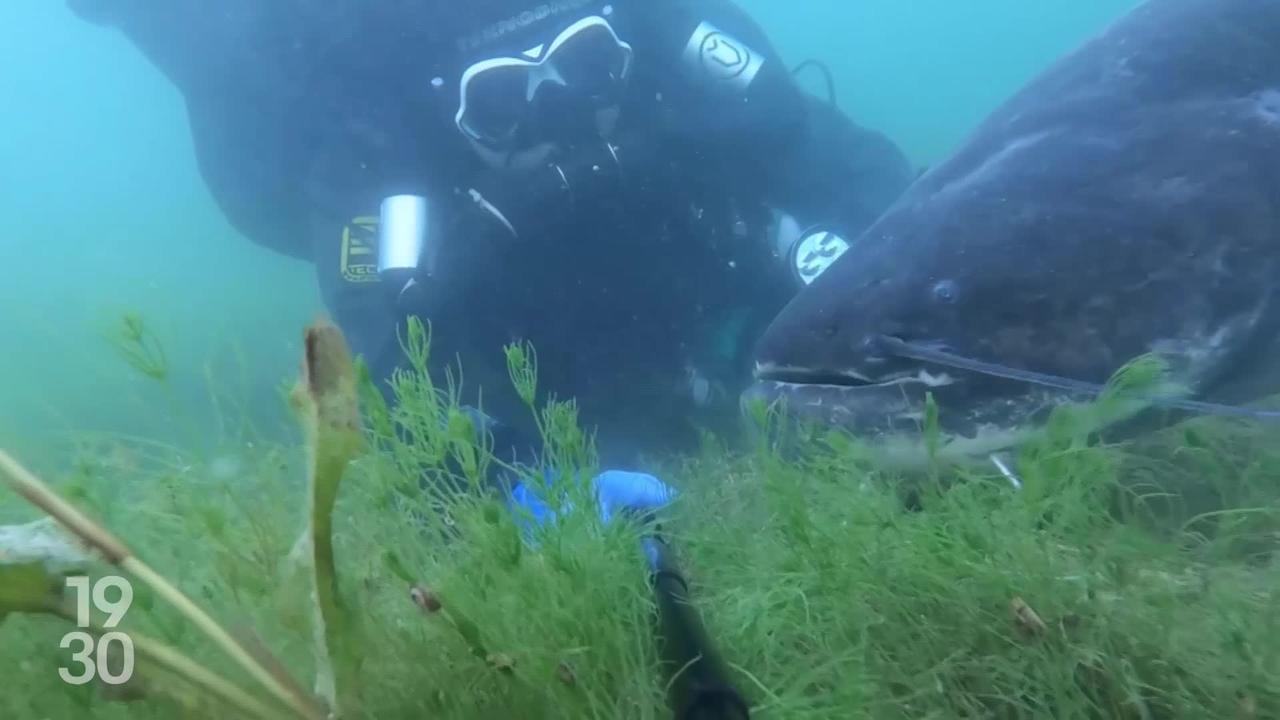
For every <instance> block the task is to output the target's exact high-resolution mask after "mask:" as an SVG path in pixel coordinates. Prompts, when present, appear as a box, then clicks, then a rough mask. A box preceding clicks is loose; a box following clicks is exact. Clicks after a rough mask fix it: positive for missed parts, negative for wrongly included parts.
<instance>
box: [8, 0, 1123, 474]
mask: <svg viewBox="0 0 1280 720" xmlns="http://www.w3.org/2000/svg"><path fill="white" fill-rule="evenodd" d="M740 4H741V5H743V6H744V7H745V8H746V9H748V10H749V11H750V12H751V13H752V14H753V15H754V16H755V17H756V18H757V19H758V20H759V21H760V22H761V23H762V24H763V25H764V26H765V28H766V29H767V30H768V31H769V33H770V35H771V36H772V38H773V40H774V42H775V43H776V44H777V46H778V48H779V49H780V50H781V51H782V53H783V56H784V57H785V59H786V61H787V63H788V64H789V65H791V66H795V65H797V64H799V63H800V62H802V61H804V60H807V59H815V60H819V61H822V62H823V63H825V64H826V65H827V66H828V67H829V68H830V69H831V71H832V73H833V75H834V81H835V90H836V94H837V99H838V102H839V104H840V106H841V108H842V109H843V110H844V111H845V112H846V113H849V114H850V115H851V117H852V118H853V119H854V120H855V121H856V122H858V123H860V124H863V125H867V126H870V127H872V128H875V129H877V130H880V131H883V132H885V133H887V134H888V135H889V136H890V137H892V138H893V139H894V140H895V141H896V142H898V143H899V144H900V145H901V146H902V147H903V148H904V149H905V150H906V152H907V153H908V154H909V155H910V157H911V159H912V161H913V162H914V163H915V164H917V165H919V166H926V165H928V164H930V163H934V162H937V161H938V160H940V159H942V158H943V157H945V155H946V154H947V153H948V152H949V151H950V150H951V149H952V148H954V147H955V146H956V145H957V144H958V143H959V142H960V141H961V140H962V139H963V137H964V136H965V134H966V133H967V132H969V131H970V130H971V129H972V128H973V127H974V126H975V125H976V124H977V123H978V122H979V121H980V120H981V119H982V118H983V117H984V116H985V115H986V114H987V113H988V112H989V111H990V110H992V109H993V108H994V107H995V106H996V105H997V104H998V103H1000V102H1001V101H1002V100H1003V99H1004V98H1006V97H1007V96H1008V95H1009V94H1010V93H1012V92H1014V91H1015V90H1017V89H1018V88H1019V87H1020V86H1021V85H1023V84H1024V83H1025V82H1027V81H1028V80H1029V79H1030V78H1031V77H1032V76H1033V75H1034V74H1035V73H1037V72H1038V71H1039V70H1041V69H1042V68H1044V67H1045V66H1046V65H1047V64H1048V63H1050V62H1052V61H1053V60H1054V59H1056V58H1057V57H1059V56H1061V55H1062V54H1063V53H1064V52H1066V51H1068V50H1070V49H1071V48H1072V47H1074V46H1075V45H1077V44H1078V43H1080V42H1081V41H1082V40H1083V39H1085V38H1086V37H1087V36H1089V35H1091V34H1093V33H1095V32H1097V31H1098V30H1100V29H1101V28H1102V27H1103V26H1104V25H1105V24H1107V23H1108V22H1109V21H1111V20H1112V19H1114V18H1116V17H1118V16H1119V15H1120V14H1122V13H1123V12H1124V11H1126V10H1128V9H1129V8H1130V7H1132V6H1133V5H1135V4H1136V0H1090V1H1089V2H1078V1H1077V0H1039V1H1038V2H1034V3H1029V2H1025V0H971V1H969V2H956V1H955V0H915V1H914V2H909V3H907V2H902V1H901V0H809V1H808V2H781V1H779V0H741V2H740ZM0 27H4V28H5V29H6V30H7V32H6V33H5V42H4V43H3V45H0V107H2V108H3V112H2V113H0V218H2V219H3V225H2V226H0V227H3V229H4V231H3V234H0V259H3V265H2V266H0V269H2V270H3V276H2V277H0V331H2V333H3V334H2V335H0V348H3V352H2V353H0V445H3V446H6V447H11V448H14V449H19V450H21V452H22V453H23V454H24V455H25V456H26V457H28V458H29V459H31V460H33V461H36V462H38V463H39V464H42V465H44V466H45V467H48V466H50V465H53V466H57V465H58V464H60V458H61V457H62V456H63V452H64V450H65V447H66V444H67V443H69V442H70V441H71V438H72V435H73V434H74V433H78V432H81V431H87V430H88V431H93V430H109V431H111V432H117V433H125V434H131V435H141V436H146V437H149V438H153V439H156V440H161V441H177V442H181V443H183V444H185V445H189V443H191V442H193V441H200V440H213V438H212V437H211V436H213V435H216V434H217V433H218V432H219V431H218V429H217V426H216V425H215V424H213V421H214V419H215V413H216V417H217V418H220V419H221V420H220V421H221V422H232V423H241V424H243V423H253V424H254V425H255V426H257V427H259V428H260V430H262V431H264V432H266V433H268V434H274V433H275V432H277V431H278V430H291V429H292V425H291V423H288V422H284V420H285V417H284V413H285V411H286V410H285V407H284V404H283V403H282V402H280V401H279V394H278V388H279V387H280V386H281V383H283V382H285V381H291V380H292V379H293V377H294V376H295V372H296V362H297V358H298V357H299V354H300V348H299V341H300V339H301V332H302V327H303V326H304V324H305V323H306V322H307V321H308V320H310V319H311V317H312V316H313V315H314V314H316V313H317V312H320V311H322V310H323V307H322V305H321V303H320V301H319V296H318V294H317V292H316V288H315V284H314V281H313V277H312V271H311V268H310V266H309V265H307V264H305V263H301V262H298V261H294V260H291V259H287V258H284V257H282V256H278V255H275V254H272V253H271V252H269V251H267V250H265V249H262V248H259V247H257V246H255V245H253V244H251V243H250V242H249V241H248V240H246V239H244V238H243V237H241V236H239V235H238V234H237V233H236V232H235V230H233V229H232V228H231V227H230V226H229V225H228V223H227V222H226V221H225V220H224V219H223V218H222V216H221V215H220V214H219V212H218V209H217V207H216V206H215V205H214V203H213V201H212V199H211V197H210V196H209V194H208V192H207V190H206V189H205V187H204V185H203V183H202V180H201V178H200V176H199V174H198V172H197V168H196V164H195V159H194V156H193V152H192V147H191V143H190V140H189V135H188V129H187V124H186V116H185V110H184V107H183V104H182V100H181V97H180V96H179V94H178V93H177V91H176V90H175V89H174V87H173V86H172V85H171V84H170V83H169V82H168V80H167V79H166V78H165V77H164V76H162V75H161V74H160V73H159V72H158V71H156V70H155V69H154V68H153V67H152V66H151V65H150V64H149V63H148V62H147V61H146V59H145V58H144V57H142V56H141V55H140V54H139V53H138V52H137V51H135V49H134V48H133V47H132V46H131V45H129V44H128V43H127V42H126V41H125V39H124V38H123V37H122V36H120V35H118V34H117V33H115V32H113V31H105V30H103V29H101V28H97V27H94V26H91V25H88V24H86V23H83V22H80V21H78V20H77V19H76V18H74V17H73V16H72V15H71V13H70V11H68V10H67V9H66V8H65V7H64V5H63V3H62V2H60V1H58V0H5V1H4V2H3V3H0ZM802 78H803V81H804V83H805V85H806V87H808V88H810V89H812V91H813V92H815V93H818V94H822V93H824V92H825V88H824V86H823V82H822V77H821V75H820V74H819V73H817V72H814V71H812V70H806V71H805V72H804V74H803V75H802ZM128 313H137V314H139V315H140V316H141V317H143V318H145V321H146V323H147V325H148V327H150V328H151V330H152V331H154V332H155V333H156V336H157V338H158V339H159V341H160V342H161V343H162V345H163V347H164V349H165V352H166V354H167V358H166V359H167V363H168V366H169V368H170V371H171V372H170V375H169V376H168V377H167V379H166V382H165V383H161V384H157V383H149V382H147V380H146V379H145V378H141V377H140V376H139V374H138V373H137V372H135V371H134V370H133V369H131V368H130V367H129V366H128V365H127V364H126V363H125V362H123V361H122V360H121V359H120V358H119V357H118V355H117V354H116V353H115V351H114V350H113V348H112V345H111V343H110V341H109V338H110V337H111V335H112V333H114V332H118V329H119V328H120V326H121V319H122V317H124V316H125V315H126V314H128ZM495 351H496V349H495ZM211 386H212V387H214V388H216V390H217V392H218V396H217V403H216V404H215V403H214V402H213V401H211V399H210V395H209V391H210V387H211ZM166 408H172V409H173V410H172V411H170V410H166ZM178 408H181V410H178ZM173 413H181V414H182V415H183V417H182V418H181V419H180V420H181V421H179V418H176V417H175V416H174V414H173Z"/></svg>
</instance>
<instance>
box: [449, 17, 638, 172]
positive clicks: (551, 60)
mask: <svg viewBox="0 0 1280 720" xmlns="http://www.w3.org/2000/svg"><path fill="white" fill-rule="evenodd" d="M632 61H633V52H632V49H631V46H630V45H628V44H627V43H625V42H623V41H622V40H621V39H620V38H619V37H618V35H617V33H616V32H614V29H613V27H612V26H611V25H610V24H609V22H608V21H607V20H605V19H604V18H603V17H600V16H598V15H591V16H588V17H585V18H582V19H581V20H578V21H577V22H575V23H573V24H572V25H570V26H569V27H567V28H565V29H564V30H563V31H561V32H560V33H559V34H558V35H557V36H556V37H555V39H553V40H552V41H551V42H549V43H541V44H538V45H535V46H534V47H532V48H529V49H528V50H525V51H524V53H522V54H521V55H520V56H518V57H496V58H490V59H487V60H481V61H479V62H477V63H475V64H473V65H471V66H470V67H468V68H467V69H466V70H465V71H464V72H463V74H462V80H461V85H460V88H459V103H458V111H457V114H456V116H455V117H454V122H455V124H456V125H457V127H458V129H459V130H460V131H461V132H462V133H463V134H464V135H466V136H467V137H468V138H471V139H472V140H473V141H475V142H477V143H479V144H480V145H482V146H485V147H487V148H489V149H491V150H512V149H515V148H514V146H516V145H519V144H521V143H522V142H524V143H533V142H542V141H546V140H548V139H550V138H546V137H534V138H530V137H528V136H529V135H530V134H536V133H538V132H539V131H544V132H545V131H547V128H548V127H549V126H550V124H552V123H562V122H565V121H566V118H565V117H564V115H565V114H566V112H565V111H566V109H567V108H575V105H576V107H577V108H581V107H582V106H583V105H584V104H585V105H586V106H587V107H588V108H589V109H590V110H594V111H600V110H604V109H606V108H608V107H610V106H612V105H616V104H617V103H618V100H619V98H618V95H619V90H620V88H621V87H622V85H623V83H624V82H625V81H626V79H627V78H628V77H629V76H630V74H631V69H632Z"/></svg>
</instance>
